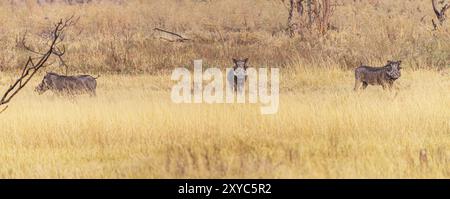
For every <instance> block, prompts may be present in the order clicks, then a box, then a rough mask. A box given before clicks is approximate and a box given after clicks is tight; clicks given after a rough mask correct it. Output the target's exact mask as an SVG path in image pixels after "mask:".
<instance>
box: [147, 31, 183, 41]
mask: <svg viewBox="0 0 450 199" xmlns="http://www.w3.org/2000/svg"><path fill="white" fill-rule="evenodd" d="M153 30H156V31H160V32H163V33H167V34H169V35H172V36H175V38H174V39H170V38H167V37H160V38H161V39H163V40H166V41H170V42H184V41H189V40H190V39H188V38H185V37H183V36H181V35H180V34H177V33H174V32H171V31H167V30H163V29H161V28H154V29H153Z"/></svg>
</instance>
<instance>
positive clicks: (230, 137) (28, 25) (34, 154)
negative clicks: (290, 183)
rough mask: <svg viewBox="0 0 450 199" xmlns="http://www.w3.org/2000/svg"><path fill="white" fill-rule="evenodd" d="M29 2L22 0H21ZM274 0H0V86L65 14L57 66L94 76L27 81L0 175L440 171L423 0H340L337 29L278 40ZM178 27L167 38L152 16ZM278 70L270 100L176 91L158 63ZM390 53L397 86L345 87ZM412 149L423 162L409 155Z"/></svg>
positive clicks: (432, 55) (443, 128)
mask: <svg viewBox="0 0 450 199" xmlns="http://www.w3.org/2000/svg"><path fill="white" fill-rule="evenodd" d="M30 2H31V1H30ZM280 2H281V1H275V0H274V1H265V0H255V1H250V0H243V1H237V0H236V1H234V0H223V1H202V2H200V1H194V0H180V1H179V0H177V1H176V0H173V1H138V0H135V1H133V0H130V1H128V3H126V4H120V5H119V4H114V3H104V4H92V5H82V6H78V5H77V6H67V5H59V4H58V5H47V6H38V5H36V4H33V3H29V4H26V5H25V6H11V5H9V4H7V3H4V2H2V3H0V22H1V24H2V26H0V45H1V46H2V48H0V69H1V71H2V72H0V88H1V89H2V90H6V89H7V87H8V86H9V85H10V83H11V82H13V80H14V78H15V77H16V76H17V75H18V74H19V72H18V69H20V67H21V66H22V65H23V63H24V61H25V59H26V58H27V56H28V55H29V54H28V53H27V52H26V51H24V50H23V49H20V48H18V47H17V42H16V40H17V38H18V37H20V36H21V35H22V34H23V33H24V32H25V31H26V30H28V32H29V38H28V40H27V42H28V43H30V45H32V46H33V47H35V48H37V49H38V48H39V46H41V45H40V43H39V41H41V40H40V39H38V38H40V37H41V36H42V35H44V36H45V33H46V32H45V31H46V30H48V27H49V26H51V24H52V23H54V22H55V21H57V20H58V19H59V18H63V17H66V16H70V15H72V14H75V15H76V16H80V20H79V22H78V23H77V24H76V25H75V26H74V27H71V29H68V32H67V36H66V40H65V43H66V45H67V50H68V52H67V54H66V55H65V59H66V61H67V63H68V65H70V69H69V74H80V73H84V74H92V75H94V76H96V75H97V74H100V75H101V77H100V78H99V79H98V87H97V97H94V98H91V97H88V96H80V97H76V98H68V97H57V96H55V95H54V94H52V93H51V92H48V93H45V94H44V95H38V94H37V93H35V92H33V89H34V87H35V86H36V85H37V84H38V83H39V82H40V81H41V79H42V77H43V75H44V72H45V71H50V70H51V71H56V72H59V73H64V70H63V69H62V68H59V67H57V66H56V65H55V66H50V67H49V68H45V69H43V71H41V72H40V73H38V74H37V75H36V76H35V78H34V79H33V80H32V81H31V82H30V83H29V85H27V87H25V89H24V90H22V91H21V92H20V93H19V94H18V95H17V96H16V97H15V98H14V99H13V101H12V102H11V103H10V104H9V108H8V109H7V110H6V111H5V112H3V113H1V114H0V163H1V164H0V178H450V166H449V165H450V92H449V90H450V89H449V88H450V76H449V68H448V67H449V60H450V54H449V52H450V33H449V31H448V27H450V24H449V22H448V21H447V22H446V24H444V27H443V28H442V29H440V30H438V31H432V26H431V23H430V20H431V19H432V18H433V17H434V16H433V13H432V12H433V11H432V9H431V7H430V6H431V5H429V3H427V2H428V1H420V0H412V1H409V3H408V4H405V3H404V1H401V0H393V1H378V2H380V3H378V4H376V3H373V2H377V1H361V2H356V3H350V2H353V1H343V2H344V4H343V5H342V6H338V7H337V8H336V11H335V13H334V15H333V20H332V23H333V25H334V26H336V27H337V30H332V31H329V32H328V33H327V34H326V35H325V36H324V37H314V36H310V37H308V38H300V37H294V38H289V37H288V36H286V35H285V34H283V33H282V32H280V31H282V30H283V27H284V26H285V23H286V15H287V11H286V7H285V5H284V4H282V3H280ZM155 27H161V28H166V29H169V30H173V31H177V32H179V33H182V34H184V35H186V36H187V37H189V38H191V39H192V40H193V41H190V42H186V43H168V42H165V41H162V40H160V39H158V38H155V36H154V32H153V28H155ZM232 57H249V59H250V64H251V65H252V66H254V67H259V66H269V67H279V68H280V74H281V79H280V108H279V112H278V113H277V114H275V115H261V114H260V109H259V108H260V105H258V104H251V105H250V104H244V105H243V104H212V105H207V104H174V103H173V102H172V101H171V99H170V89H171V86H172V85H174V84H175V83H176V82H173V81H171V80H170V72H171V70H172V69H173V68H175V67H180V66H186V67H189V68H192V65H193V64H192V60H194V59H204V62H205V66H204V68H207V67H210V66H219V67H222V68H225V67H229V66H230V65H231V64H232V62H231V58H232ZM388 59H401V60H403V65H402V66H403V67H404V68H405V69H404V70H403V71H402V77H401V78H400V79H399V80H398V81H397V82H396V85H397V89H396V90H394V91H392V92H388V91H383V90H382V89H381V87H370V86H369V87H368V89H367V90H365V91H364V92H360V93H355V92H354V91H353V84H354V73H353V70H352V69H353V68H355V67H357V66H358V65H359V64H360V63H364V64H369V65H376V66H381V65H382V64H384V63H385V62H386V60H388ZM421 150H424V151H426V153H427V158H428V161H426V162H422V163H421V161H420V159H419V153H420V151H421Z"/></svg>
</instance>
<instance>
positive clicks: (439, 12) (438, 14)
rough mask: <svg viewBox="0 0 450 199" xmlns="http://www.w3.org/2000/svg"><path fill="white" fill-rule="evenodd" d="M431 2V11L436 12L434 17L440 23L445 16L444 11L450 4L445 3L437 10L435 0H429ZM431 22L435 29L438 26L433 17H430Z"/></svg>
mask: <svg viewBox="0 0 450 199" xmlns="http://www.w3.org/2000/svg"><path fill="white" fill-rule="evenodd" d="M431 4H432V5H433V11H434V14H436V18H437V19H438V21H439V25H442V24H443V23H444V21H445V20H446V18H447V16H446V12H447V10H448V9H449V8H450V5H449V4H445V5H444V7H442V8H441V10H439V9H438V8H437V5H436V0H431ZM431 22H432V23H433V27H434V29H435V30H436V29H437V28H438V24H437V23H436V22H435V21H434V19H432V20H431Z"/></svg>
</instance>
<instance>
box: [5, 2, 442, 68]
mask: <svg viewBox="0 0 450 199" xmlns="http://www.w3.org/2000/svg"><path fill="white" fill-rule="evenodd" d="M106 2H108V1H106ZM339 2H343V3H339ZM339 2H338V3H339V6H337V7H336V9H335V12H334V15H333V17H332V24H331V25H332V26H333V27H335V28H334V29H333V30H330V31H328V33H327V34H326V35H325V36H324V37H318V36H314V35H311V36H308V37H300V36H299V37H296V38H289V37H288V36H287V35H286V33H284V32H283V30H284V29H285V28H286V25H287V24H286V23H287V15H288V9H287V5H286V4H283V3H282V1H278V0H273V1H266V0H243V1H235V0H223V1H195V0H181V1H180V0H177V1H175V0H173V1H166V0H164V1H162V0H161V1H159V0H156V1H138V0H129V1H126V2H125V3H124V4H117V3H101V4H96V3H94V4H83V5H72V6H69V5H65V4H51V5H45V6H38V5H37V4H30V5H29V6H12V5H10V4H8V3H5V2H3V3H2V4H1V5H0V13H1V14H0V23H1V24H2V26H1V28H0V45H1V46H2V48H1V50H0V68H1V69H2V70H11V69H15V68H18V67H20V65H21V64H22V63H23V61H24V59H25V58H26V52H24V51H23V50H21V49H19V48H17V47H16V38H17V37H19V36H21V35H22V34H23V33H24V32H25V31H26V30H28V31H29V33H30V34H29V43H30V44H31V45H35V46H36V47H37V46H39V45H38V44H39V39H38V38H40V37H41V36H45V33H46V31H47V30H48V27H49V26H50V25H51V24H52V23H54V22H55V21H57V20H58V19H60V18H63V17H67V16H70V15H73V14H75V15H76V16H79V17H80V21H79V23H78V24H77V25H76V26H75V27H73V28H72V30H71V31H69V33H68V35H67V37H66V43H67V47H68V53H67V55H66V56H67V58H66V59H67V62H68V64H69V65H71V66H72V67H71V69H72V70H71V72H73V73H75V72H99V71H100V72H115V73H143V72H144V73H153V74H154V73H167V72H168V71H170V70H171V69H172V68H174V67H179V66H189V63H190V62H191V60H193V59H199V58H202V59H205V60H207V62H208V63H209V64H210V65H211V66H220V67H226V66H229V65H230V64H231V60H230V59H231V57H249V58H250V61H251V64H252V65H254V66H258V67H259V66H278V67H288V66H290V65H292V62H297V61H298V60H301V61H303V62H306V63H308V64H310V65H312V66H311V67H329V66H334V67H335V66H337V67H339V68H344V69H348V68H354V67H355V66H357V65H359V64H360V63H365V64H377V65H379V64H382V63H385V61H386V60H387V59H402V60H404V63H406V65H407V67H410V68H415V69H417V68H444V67H448V60H449V53H448V52H450V45H449V44H450V41H449V38H450V37H449V36H450V35H449V31H448V30H449V29H448V28H449V26H450V25H449V24H448V22H447V23H446V24H444V27H443V28H441V30H439V31H432V29H433V28H432V25H431V19H432V18H433V17H435V16H434V13H433V10H432V8H431V3H430V2H428V1H420V0H413V1H408V3H404V1H401V0H394V1H361V2H358V1H357V2H356V3H355V2H354V1H339ZM377 2H378V3H377ZM155 27H159V28H163V29H167V30H171V31H175V32H178V33H180V34H183V35H185V36H186V37H188V38H190V39H192V40H193V41H192V42H187V43H182V44H180V43H170V42H165V41H161V40H160V39H158V36H157V33H156V32H155V31H154V30H153V29H154V28H155ZM55 70H56V69H55Z"/></svg>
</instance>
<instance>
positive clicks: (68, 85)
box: [35, 72, 98, 96]
mask: <svg viewBox="0 0 450 199" xmlns="http://www.w3.org/2000/svg"><path fill="white" fill-rule="evenodd" d="M97 78H98V77H96V78H94V77H92V76H90V75H78V76H64V75H58V74H56V73H53V72H49V73H47V74H46V75H45V76H44V79H42V82H41V83H40V84H39V85H38V86H37V87H36V89H35V91H36V92H38V93H39V94H42V93H44V92H45V91H47V90H51V91H53V92H54V93H56V94H59V95H64V94H65V95H75V94H82V93H88V94H89V95H91V96H95V95H96V92H95V89H96V87H97V80H96V79H97Z"/></svg>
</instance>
